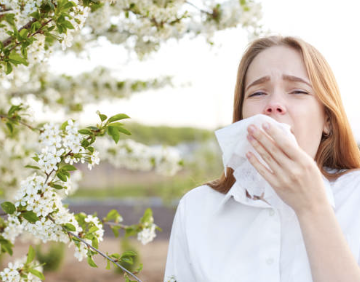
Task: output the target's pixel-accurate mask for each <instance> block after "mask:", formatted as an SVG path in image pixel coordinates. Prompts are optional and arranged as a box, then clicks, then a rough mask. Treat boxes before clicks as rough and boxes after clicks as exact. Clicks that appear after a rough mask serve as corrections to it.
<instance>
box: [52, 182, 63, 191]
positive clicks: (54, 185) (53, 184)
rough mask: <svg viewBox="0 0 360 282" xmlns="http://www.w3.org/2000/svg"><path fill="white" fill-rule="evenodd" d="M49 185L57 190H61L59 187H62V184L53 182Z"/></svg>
mask: <svg viewBox="0 0 360 282" xmlns="http://www.w3.org/2000/svg"><path fill="white" fill-rule="evenodd" d="M50 186H51V187H53V188H55V189H57V190H61V189H64V187H63V186H61V185H59V184H55V183H52V184H50Z"/></svg>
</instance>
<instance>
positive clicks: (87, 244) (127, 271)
mask: <svg viewBox="0 0 360 282" xmlns="http://www.w3.org/2000/svg"><path fill="white" fill-rule="evenodd" d="M48 217H49V219H50V220H51V221H52V222H54V223H55V220H54V219H53V218H52V217H51V216H48ZM62 228H63V230H64V231H66V232H67V233H68V234H69V236H74V237H76V238H78V239H79V240H80V241H81V242H83V243H84V244H85V245H86V246H88V247H89V248H90V249H92V250H94V251H95V252H97V253H98V254H100V255H101V256H102V257H104V258H106V259H107V260H109V261H111V262H112V263H114V264H116V265H117V266H118V267H120V268H121V269H122V270H123V271H124V272H126V273H127V274H129V275H131V276H132V277H133V278H135V279H136V281H138V282H142V281H141V280H140V279H139V278H138V277H136V276H135V274H133V273H131V272H130V271H129V270H127V269H126V268H125V267H123V266H122V265H120V264H118V263H117V262H116V261H115V260H113V259H112V258H111V257H109V256H107V255H105V254H104V253H103V252H101V251H100V250H98V249H96V248H94V247H93V246H92V245H90V244H89V243H87V242H86V241H85V240H84V239H82V238H80V237H79V236H77V235H76V234H74V233H72V232H71V231H68V230H66V228H65V227H64V226H62Z"/></svg>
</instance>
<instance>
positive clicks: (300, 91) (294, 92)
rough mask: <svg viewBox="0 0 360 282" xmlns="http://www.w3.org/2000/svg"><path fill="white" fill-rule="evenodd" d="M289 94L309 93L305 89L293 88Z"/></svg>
mask: <svg viewBox="0 0 360 282" xmlns="http://www.w3.org/2000/svg"><path fill="white" fill-rule="evenodd" d="M291 94H309V93H308V92H306V91H302V90H295V91H293V92H291Z"/></svg>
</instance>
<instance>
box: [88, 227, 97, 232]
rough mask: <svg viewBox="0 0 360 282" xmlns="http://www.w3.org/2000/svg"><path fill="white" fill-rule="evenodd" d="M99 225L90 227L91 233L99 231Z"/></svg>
mask: <svg viewBox="0 0 360 282" xmlns="http://www.w3.org/2000/svg"><path fill="white" fill-rule="evenodd" d="M98 230H99V227H96V226H93V227H91V228H90V229H89V233H94V232H95V231H98Z"/></svg>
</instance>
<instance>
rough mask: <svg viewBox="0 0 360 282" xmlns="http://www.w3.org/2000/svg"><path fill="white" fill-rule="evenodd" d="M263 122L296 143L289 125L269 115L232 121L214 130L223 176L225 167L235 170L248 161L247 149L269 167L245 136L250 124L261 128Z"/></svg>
mask: <svg viewBox="0 0 360 282" xmlns="http://www.w3.org/2000/svg"><path fill="white" fill-rule="evenodd" d="M265 122H268V123H270V124H271V125H273V126H277V127H278V128H280V129H281V130H283V132H284V135H287V136H289V138H290V139H291V140H292V141H293V142H294V144H297V143H296V138H295V136H294V135H293V134H292V133H291V131H290V125H288V124H286V123H279V122H277V121H276V120H274V119H273V118H271V117H269V116H266V115H262V114H259V115H255V116H252V117H249V118H247V119H243V120H240V121H237V122H234V123H233V124H231V125H229V126H227V127H224V128H222V129H219V130H216V131H215V135H216V138H217V140H218V142H219V145H220V148H221V150H222V153H223V164H224V170H225V176H226V167H231V168H232V169H234V170H236V168H238V167H239V166H240V165H242V164H243V163H244V162H249V161H248V160H247V158H246V153H247V152H249V151H250V152H252V153H253V154H254V155H255V156H256V157H257V158H258V160H259V161H261V162H262V163H263V164H264V165H265V166H266V167H267V168H269V167H268V166H267V164H266V163H265V162H264V161H263V159H262V158H261V157H260V156H259V154H258V153H257V152H256V151H255V149H254V148H253V146H252V145H251V144H250V142H249V140H248V139H247V138H246V136H247V135H248V131H247V128H248V126H249V125H250V124H254V125H256V127H257V128H259V129H261V130H262V125H263V124H264V123H265Z"/></svg>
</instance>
